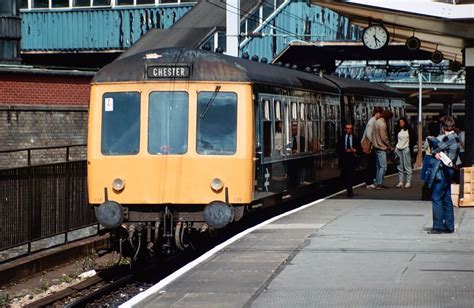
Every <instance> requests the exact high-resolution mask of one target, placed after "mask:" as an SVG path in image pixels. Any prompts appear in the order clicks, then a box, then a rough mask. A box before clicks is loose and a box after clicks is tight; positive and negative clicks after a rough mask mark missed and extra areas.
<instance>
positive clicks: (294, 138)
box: [291, 121, 300, 154]
mask: <svg viewBox="0 0 474 308" xmlns="http://www.w3.org/2000/svg"><path fill="white" fill-rule="evenodd" d="M299 145H300V142H299V141H298V122H297V121H292V122H291V153H293V154H296V153H298V147H299Z"/></svg>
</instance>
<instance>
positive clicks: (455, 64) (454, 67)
mask: <svg viewBox="0 0 474 308" xmlns="http://www.w3.org/2000/svg"><path fill="white" fill-rule="evenodd" d="M456 57H457V55H454V60H453V61H449V70H450V71H452V72H457V71H459V70H460V69H461V67H462V64H461V62H459V61H457V60H456Z"/></svg>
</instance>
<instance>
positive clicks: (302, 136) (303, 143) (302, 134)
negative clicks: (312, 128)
mask: <svg viewBox="0 0 474 308" xmlns="http://www.w3.org/2000/svg"><path fill="white" fill-rule="evenodd" d="M299 146H300V149H299V150H300V152H306V124H305V122H304V121H301V122H300V144H299Z"/></svg>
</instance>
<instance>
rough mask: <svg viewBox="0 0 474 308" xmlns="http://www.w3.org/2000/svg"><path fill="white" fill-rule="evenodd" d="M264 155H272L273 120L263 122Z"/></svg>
mask: <svg viewBox="0 0 474 308" xmlns="http://www.w3.org/2000/svg"><path fill="white" fill-rule="evenodd" d="M263 156H264V157H270V156H272V122H270V121H264V122H263Z"/></svg>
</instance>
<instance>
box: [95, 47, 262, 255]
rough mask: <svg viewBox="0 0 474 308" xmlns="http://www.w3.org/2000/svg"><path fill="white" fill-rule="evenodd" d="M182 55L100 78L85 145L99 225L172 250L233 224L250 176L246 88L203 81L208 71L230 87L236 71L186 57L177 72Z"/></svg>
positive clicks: (145, 57)
mask: <svg viewBox="0 0 474 308" xmlns="http://www.w3.org/2000/svg"><path fill="white" fill-rule="evenodd" d="M181 52H182V51H181V50H179V49H171V50H164V51H162V52H158V53H148V54H147V53H145V54H140V55H136V56H132V57H131V59H130V58H125V59H124V60H118V61H116V62H114V63H112V64H111V65H109V66H108V67H105V68H104V69H103V70H101V71H100V72H99V73H98V74H97V76H96V77H95V79H94V81H93V84H92V93H91V104H90V114H89V140H88V145H89V146H88V181H89V183H88V188H89V202H90V203H91V204H93V205H95V211H96V216H97V219H98V221H99V222H100V223H101V224H102V225H104V226H106V227H107V228H116V227H118V226H120V225H122V224H123V223H124V222H126V223H128V224H127V226H128V228H129V232H132V233H135V234H138V233H140V235H142V236H143V237H147V238H146V241H147V242H148V245H151V244H150V243H155V242H156V241H157V240H158V239H159V238H161V239H163V238H164V239H165V241H166V242H167V243H165V244H166V245H168V246H170V245H174V244H176V246H177V247H179V248H183V247H184V246H185V239H184V238H185V235H184V233H185V232H187V231H190V230H191V229H202V228H207V226H212V227H215V228H220V227H223V226H225V225H227V224H228V223H229V222H230V221H231V220H236V219H238V218H239V217H240V216H241V215H242V211H243V208H240V207H239V205H244V204H249V203H251V201H252V199H253V186H254V185H253V182H254V174H255V172H254V165H255V164H254V160H253V158H254V155H255V143H254V142H252V140H253V138H254V136H255V133H254V125H253V124H254V116H253V112H254V111H253V106H252V104H251V102H252V90H251V84H250V83H249V82H241V81H239V82H232V81H229V82H222V80H221V79H218V82H214V81H205V80H209V71H211V72H212V71H213V70H212V69H210V68H212V67H214V68H216V65H219V67H218V69H219V70H221V73H224V74H229V75H230V77H231V78H232V76H233V75H236V73H237V75H238V72H235V68H234V67H232V66H229V65H228V64H227V66H226V63H212V62H215V60H216V59H212V58H209V57H208V58H209V59H207V61H206V60H203V57H202V55H197V54H195V52H193V51H188V52H187V53H186V54H181V58H180V61H185V64H179V63H177V61H176V57H177V56H178V55H179V54H180V53H181ZM196 59H199V61H196ZM217 60H218V59H217ZM209 65H211V66H209ZM206 75H207V77H205V76H206ZM239 77H241V76H234V78H236V80H238V79H239ZM211 78H212V76H211ZM203 80H204V81H203ZM235 209H237V210H235ZM142 240H143V239H142Z"/></svg>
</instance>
